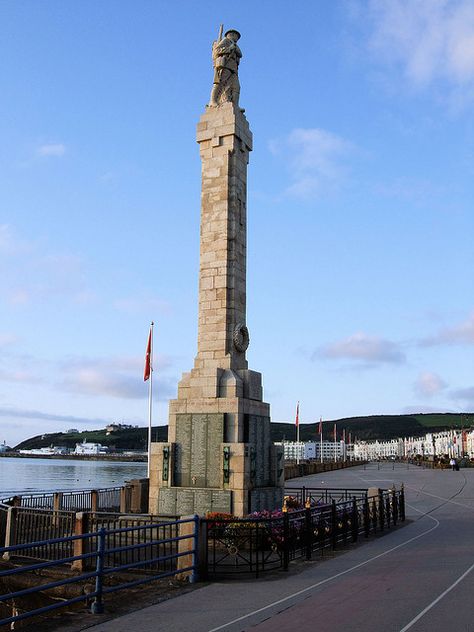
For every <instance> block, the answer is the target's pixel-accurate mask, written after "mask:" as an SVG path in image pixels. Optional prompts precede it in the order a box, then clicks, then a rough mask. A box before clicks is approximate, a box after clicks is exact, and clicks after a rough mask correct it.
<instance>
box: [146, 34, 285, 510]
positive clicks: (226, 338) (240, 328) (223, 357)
mask: <svg viewBox="0 0 474 632" xmlns="http://www.w3.org/2000/svg"><path fill="white" fill-rule="evenodd" d="M239 37H240V35H239V34H238V33H237V32H236V31H228V32H227V33H226V35H225V36H224V38H222V35H221V33H220V35H219V38H218V40H217V41H216V42H214V45H213V59H214V66H215V75H214V86H213V90H212V94H211V102H210V104H209V105H208V106H207V107H206V111H205V112H204V114H203V115H202V116H201V118H200V121H199V123H198V126H197V142H198V143H199V148H200V155H201V161H202V191H201V239H200V268H199V320H198V349H197V355H196V358H195V361H194V367H193V369H192V370H191V371H190V373H185V374H184V375H183V377H182V379H181V381H180V382H179V385H178V397H177V399H176V400H172V401H171V402H170V408H169V429H168V443H166V444H160V443H154V444H152V460H151V480H150V510H151V511H154V512H158V513H160V514H164V515H178V514H179V515H184V514H189V513H199V514H203V513H206V512H208V511H222V512H232V513H234V514H236V515H240V516H243V515H245V514H247V513H248V512H250V511H255V510H258V509H263V508H266V509H272V508H274V507H275V506H277V505H280V504H281V500H282V489H283V457H282V454H281V451H279V450H278V449H276V448H275V447H274V446H273V443H272V441H271V437H270V408H269V405H268V404H266V403H264V402H263V398H262V384H261V382H262V380H261V374H260V373H257V372H255V371H250V370H249V369H248V363H247V359H246V350H247V347H248V345H249V332H248V329H247V326H246V254H247V253H246V250H247V202H246V200H247V165H248V161H249V153H250V151H251V150H252V133H251V132H250V128H249V125H248V123H247V120H246V118H245V115H244V111H243V110H242V109H240V107H239V106H238V96H239V91H240V86H239V84H238V77H237V67H238V62H239V60H240V57H241V53H240V49H239V48H238V46H237V44H236V42H237V40H238V39H239ZM222 58H224V59H222Z"/></svg>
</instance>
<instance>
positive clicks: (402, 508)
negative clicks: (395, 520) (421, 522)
mask: <svg viewBox="0 0 474 632" xmlns="http://www.w3.org/2000/svg"><path fill="white" fill-rule="evenodd" d="M399 499H400V511H399V513H400V520H401V521H402V522H404V521H405V487H404V485H403V483H402V487H401V489H400V497H399Z"/></svg>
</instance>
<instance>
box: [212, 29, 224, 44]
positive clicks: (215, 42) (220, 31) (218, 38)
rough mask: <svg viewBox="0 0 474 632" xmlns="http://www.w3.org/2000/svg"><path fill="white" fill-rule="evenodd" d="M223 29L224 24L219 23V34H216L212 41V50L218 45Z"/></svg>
mask: <svg viewBox="0 0 474 632" xmlns="http://www.w3.org/2000/svg"><path fill="white" fill-rule="evenodd" d="M223 29H224V25H223V24H221V25H220V28H219V34H218V36H217V39H216V40H215V41H214V42H212V50H214V49H215V48H216V46H218V44H219V42H220V41H221V40H222V31H223Z"/></svg>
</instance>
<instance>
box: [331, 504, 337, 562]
mask: <svg viewBox="0 0 474 632" xmlns="http://www.w3.org/2000/svg"><path fill="white" fill-rule="evenodd" d="M336 518H337V515H336V501H335V500H334V498H333V499H332V501H331V522H332V529H331V546H332V548H333V550H334V549H335V548H336V539H337V530H336V529H337V523H336Z"/></svg>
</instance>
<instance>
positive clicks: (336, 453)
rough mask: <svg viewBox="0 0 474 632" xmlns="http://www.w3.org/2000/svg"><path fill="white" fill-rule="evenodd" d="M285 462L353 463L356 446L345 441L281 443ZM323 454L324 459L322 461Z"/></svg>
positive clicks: (278, 443) (279, 444) (279, 443)
mask: <svg viewBox="0 0 474 632" xmlns="http://www.w3.org/2000/svg"><path fill="white" fill-rule="evenodd" d="M275 445H278V446H282V447H283V455H284V458H285V461H309V460H313V459H316V460H318V461H320V460H323V461H351V460H352V459H353V458H354V445H353V444H352V443H344V441H336V442H334V441H322V442H321V441H280V442H277V443H275ZM321 453H322V459H321Z"/></svg>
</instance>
